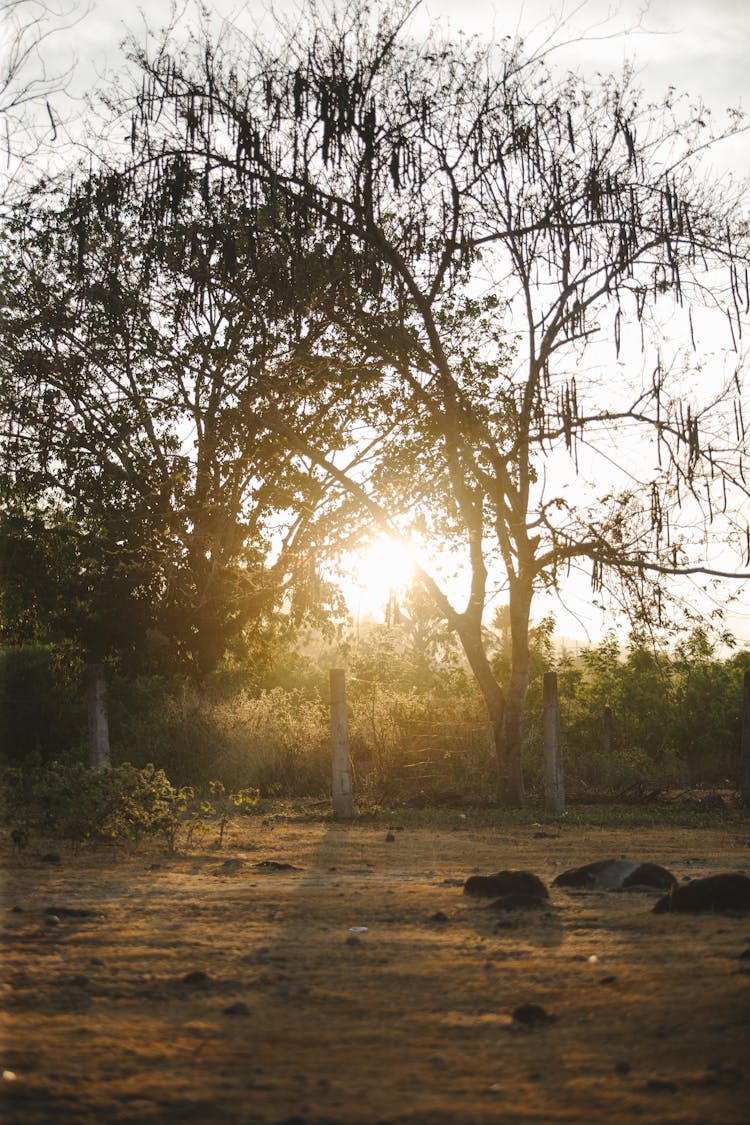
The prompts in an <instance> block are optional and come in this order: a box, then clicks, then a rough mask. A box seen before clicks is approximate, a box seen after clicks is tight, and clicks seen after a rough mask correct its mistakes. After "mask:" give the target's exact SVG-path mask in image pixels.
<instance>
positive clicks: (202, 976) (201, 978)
mask: <svg viewBox="0 0 750 1125" xmlns="http://www.w3.org/2000/svg"><path fill="white" fill-rule="evenodd" d="M210 982H211V978H210V976H209V975H208V973H204V972H203V969H193V970H192V971H191V972H189V973H185V976H184V977H183V978H182V984H210Z"/></svg>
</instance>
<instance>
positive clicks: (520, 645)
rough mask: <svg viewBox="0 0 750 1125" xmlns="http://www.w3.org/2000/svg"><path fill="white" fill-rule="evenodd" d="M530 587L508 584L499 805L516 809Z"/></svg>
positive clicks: (519, 792)
mask: <svg viewBox="0 0 750 1125" xmlns="http://www.w3.org/2000/svg"><path fill="white" fill-rule="evenodd" d="M531 597H532V590H531V589H530V588H529V587H528V586H527V584H526V583H520V582H517V581H515V582H512V583H511V587H510V631H511V665H510V667H511V671H510V684H509V685H508V694H507V698H506V703H505V722H504V724H503V730H502V738H501V742H500V744H499V745H498V747H497V749H498V773H499V777H498V794H497V796H498V804H500V805H502V806H504V807H506V808H518V807H520V806H521V805H522V804H523V802H524V796H525V794H524V784H523V765H522V752H523V714H524V708H525V706H526V693H527V691H528V687H529V615H530V613H531Z"/></svg>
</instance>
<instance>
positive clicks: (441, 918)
mask: <svg viewBox="0 0 750 1125" xmlns="http://www.w3.org/2000/svg"><path fill="white" fill-rule="evenodd" d="M430 921H431V922H447V921H448V915H447V914H444V913H443V911H442V910H436V911H435V913H434V914H433V915H432V917H431V918H430Z"/></svg>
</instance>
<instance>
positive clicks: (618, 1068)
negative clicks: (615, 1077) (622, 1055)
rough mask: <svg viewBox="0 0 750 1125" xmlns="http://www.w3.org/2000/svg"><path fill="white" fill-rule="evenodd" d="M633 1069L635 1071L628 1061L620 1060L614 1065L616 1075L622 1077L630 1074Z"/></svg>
mask: <svg viewBox="0 0 750 1125" xmlns="http://www.w3.org/2000/svg"><path fill="white" fill-rule="evenodd" d="M632 1069H633V1067H632V1066H631V1064H630V1063H629V1062H628V1060H627V1059H618V1061H617V1062H616V1063H615V1065H614V1072H615V1074H620V1075H624V1074H630V1072H631V1070H632Z"/></svg>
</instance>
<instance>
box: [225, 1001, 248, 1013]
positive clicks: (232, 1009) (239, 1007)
mask: <svg viewBox="0 0 750 1125" xmlns="http://www.w3.org/2000/svg"><path fill="white" fill-rule="evenodd" d="M224 1015H225V1016H249V1015H250V1009H249V1008H248V1006H247V1004H246V1003H245V1001H244V1000H235V1002H234V1004H230V1005H229V1006H228V1007H226V1008H224Z"/></svg>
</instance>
